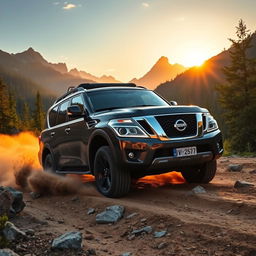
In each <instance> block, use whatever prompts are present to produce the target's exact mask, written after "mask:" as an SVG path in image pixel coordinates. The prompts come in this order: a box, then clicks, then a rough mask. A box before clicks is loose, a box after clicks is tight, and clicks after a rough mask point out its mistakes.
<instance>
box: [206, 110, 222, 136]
mask: <svg viewBox="0 0 256 256" xmlns="http://www.w3.org/2000/svg"><path fill="white" fill-rule="evenodd" d="M206 127H207V130H206V131H207V132H212V131H214V130H217V129H218V128H219V127H218V123H217V121H216V120H215V119H214V117H213V116H211V115H210V114H207V116H206Z"/></svg>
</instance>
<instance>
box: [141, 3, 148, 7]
mask: <svg viewBox="0 0 256 256" xmlns="http://www.w3.org/2000/svg"><path fill="white" fill-rule="evenodd" d="M141 5H142V6H143V7H145V8H148V7H149V3H146V2H143V3H142V4H141Z"/></svg>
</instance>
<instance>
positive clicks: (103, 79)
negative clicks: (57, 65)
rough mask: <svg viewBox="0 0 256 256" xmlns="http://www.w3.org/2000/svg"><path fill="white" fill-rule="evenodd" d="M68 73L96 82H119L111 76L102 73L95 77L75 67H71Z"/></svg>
mask: <svg viewBox="0 0 256 256" xmlns="http://www.w3.org/2000/svg"><path fill="white" fill-rule="evenodd" d="M69 74H71V75H73V76H77V77H80V78H83V79H89V80H93V81H95V82H96V83H120V81H118V80H116V79H115V78H114V77H113V76H106V75H103V76H101V77H97V76H94V75H92V74H90V73H87V72H85V71H78V70H77V69H76V68H74V69H71V70H70V71H69Z"/></svg>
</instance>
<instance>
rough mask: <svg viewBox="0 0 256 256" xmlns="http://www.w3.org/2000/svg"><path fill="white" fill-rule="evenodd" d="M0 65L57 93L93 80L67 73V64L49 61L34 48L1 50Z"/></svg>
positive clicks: (52, 92)
mask: <svg viewBox="0 0 256 256" xmlns="http://www.w3.org/2000/svg"><path fill="white" fill-rule="evenodd" d="M0 66H2V67H4V68H5V70H7V71H9V72H11V73H12V72H15V73H16V74H19V75H21V76H22V77H25V78H27V79H29V80H31V81H33V82H35V83H37V84H39V85H41V87H42V88H44V89H46V90H47V91H49V92H50V93H51V94H55V95H59V94H63V93H64V92H65V91H66V90H67V88H68V87H69V86H75V85H78V84H80V83H86V82H92V81H91V80H87V79H82V78H80V77H75V76H72V75H71V74H69V73H67V72H66V71H67V68H66V64H63V63H59V64H52V63H49V62H47V61H46V60H45V59H44V58H43V57H42V55H41V54H40V53H39V52H36V51H35V50H33V49H32V48H29V49H28V50H26V51H24V52H21V53H17V54H9V53H6V52H4V51H0Z"/></svg>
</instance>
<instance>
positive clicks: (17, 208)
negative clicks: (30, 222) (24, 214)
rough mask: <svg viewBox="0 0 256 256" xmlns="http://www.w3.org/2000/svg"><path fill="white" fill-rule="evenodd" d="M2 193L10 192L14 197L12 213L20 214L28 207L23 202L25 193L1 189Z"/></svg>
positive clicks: (7, 188)
mask: <svg viewBox="0 0 256 256" xmlns="http://www.w3.org/2000/svg"><path fill="white" fill-rule="evenodd" d="M0 191H8V192H10V193H11V195H12V197H13V202H12V207H11V213H14V214H17V213H20V212H21V211H22V210H23V209H24V207H25V206H26V205H25V203H24V202H23V193H22V192H21V191H18V190H16V189H14V188H11V187H0Z"/></svg>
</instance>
